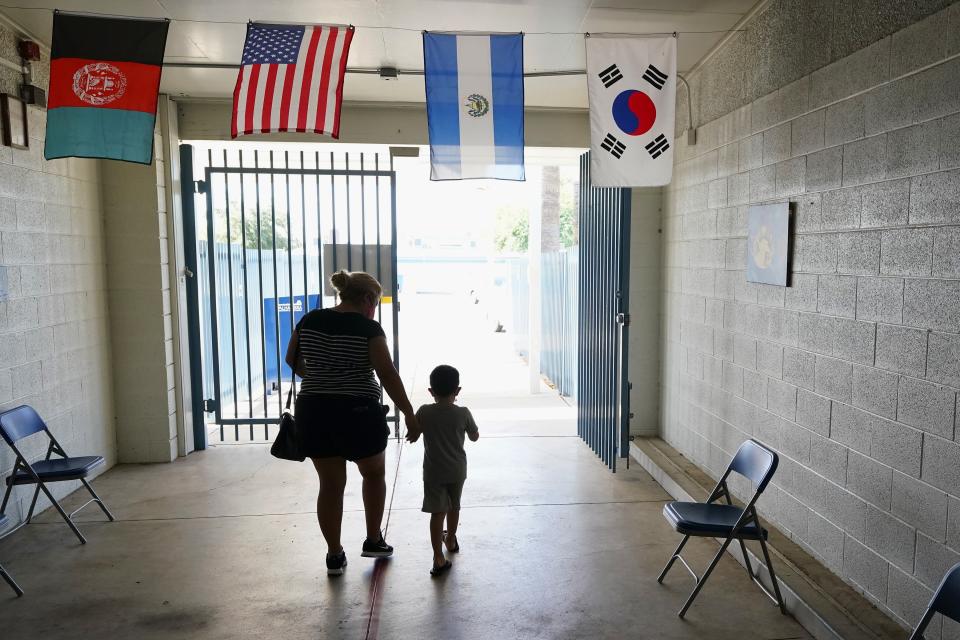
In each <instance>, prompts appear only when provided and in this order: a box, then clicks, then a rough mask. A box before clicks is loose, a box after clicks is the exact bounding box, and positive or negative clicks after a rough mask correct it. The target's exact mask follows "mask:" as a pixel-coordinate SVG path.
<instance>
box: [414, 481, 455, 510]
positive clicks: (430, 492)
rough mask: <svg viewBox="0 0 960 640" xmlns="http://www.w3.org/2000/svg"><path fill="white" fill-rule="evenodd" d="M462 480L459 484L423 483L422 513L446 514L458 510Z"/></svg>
mask: <svg viewBox="0 0 960 640" xmlns="http://www.w3.org/2000/svg"><path fill="white" fill-rule="evenodd" d="M463 483H464V480H460V481H459V482H449V483H437V482H429V481H427V480H424V481H423V512H424V513H448V512H450V511H459V510H460V494H461V493H463Z"/></svg>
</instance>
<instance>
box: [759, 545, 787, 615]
mask: <svg viewBox="0 0 960 640" xmlns="http://www.w3.org/2000/svg"><path fill="white" fill-rule="evenodd" d="M760 548H761V549H762V550H763V561H764V562H765V563H766V564H767V571H768V572H769V573H770V584H772V585H773V593H774V594H776V602H775V604H776V605H777V606H778V607H779V608H780V613H782V614H784V615H786V613H787V607H786V605H784V603H783V596H782V595H780V584H779V583H778V582H777V574H776V573H774V571H773V563H772V562H771V561H770V552H769V551H767V543H766V541H765V540H764V539H763V537H761V538H760ZM754 582H756V583H757V585H758V586H759V587H760V588H761V589H763V592H764V593H765V594H767V596H769V595H770V593H769V592H768V591H767V590H766V589H765V588H764V587H763V585H762V584H760V581H759V580H757V579H756V578H754ZM772 599H773V598H771V600H772Z"/></svg>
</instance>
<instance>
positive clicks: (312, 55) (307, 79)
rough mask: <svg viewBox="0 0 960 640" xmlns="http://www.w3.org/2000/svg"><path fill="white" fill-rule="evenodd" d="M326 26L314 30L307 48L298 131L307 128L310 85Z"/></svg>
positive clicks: (298, 114) (298, 113)
mask: <svg viewBox="0 0 960 640" xmlns="http://www.w3.org/2000/svg"><path fill="white" fill-rule="evenodd" d="M323 31H324V27H318V28H316V29H314V30H313V33H312V34H311V36H310V44H309V48H308V49H307V63H306V65H304V68H303V86H302V87H301V88H300V105H299V108H298V110H297V131H306V130H307V107H308V106H309V104H310V85H311V82H312V81H313V67H314V65H315V64H316V62H317V47H318V46H319V44H320V36H321V34H322V33H323Z"/></svg>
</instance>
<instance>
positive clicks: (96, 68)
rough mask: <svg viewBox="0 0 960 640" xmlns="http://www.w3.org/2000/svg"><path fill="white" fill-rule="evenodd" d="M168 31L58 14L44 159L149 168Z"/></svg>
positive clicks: (149, 24) (153, 24)
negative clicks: (99, 161) (123, 162)
mask: <svg viewBox="0 0 960 640" xmlns="http://www.w3.org/2000/svg"><path fill="white" fill-rule="evenodd" d="M169 24H170V23H169V21H168V20H140V19H136V20H134V19H129V18H105V17H101V16H87V15H77V14H70V13H62V12H59V11H57V12H55V13H54V14H53V42H52V46H51V48H50V93H49V97H48V99H47V133H46V143H45V145H44V149H43V157H44V158H46V159H47V160H51V159H53V158H66V157H71V156H72V157H80V158H106V159H109V160H126V161H128V162H139V163H141V164H150V162H151V161H152V159H153V127H154V123H155V121H156V116H157V92H158V91H159V89H160V71H161V69H162V68H163V50H164V47H165V46H166V43H167V27H168V26H169Z"/></svg>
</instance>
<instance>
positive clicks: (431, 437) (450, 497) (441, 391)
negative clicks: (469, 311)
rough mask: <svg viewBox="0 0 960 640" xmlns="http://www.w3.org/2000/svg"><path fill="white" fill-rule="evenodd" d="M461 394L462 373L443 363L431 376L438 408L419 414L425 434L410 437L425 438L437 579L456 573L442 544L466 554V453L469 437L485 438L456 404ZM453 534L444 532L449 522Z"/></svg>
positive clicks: (426, 507) (427, 506)
mask: <svg viewBox="0 0 960 640" xmlns="http://www.w3.org/2000/svg"><path fill="white" fill-rule="evenodd" d="M459 393H460V372H459V371H457V370H456V369H454V368H453V367H451V366H449V365H445V364H442V365H440V366H439V367H437V368H436V369H434V370H433V371H432V372H431V373H430V395H432V396H433V400H434V403H433V404H425V405H423V406H422V407H420V409H419V410H417V420H418V422H419V423H420V431H419V432H410V433H408V434H407V439H408V440H409V441H410V442H416V441H417V439H418V438H419V437H420V433H422V434H423V447H424V454H423V511H424V512H425V513H429V514H430V542H431V543H432V544H433V568H432V569H430V575H431V576H439V575H441V574H443V573H445V572H446V571H448V570H449V569H450V567H451V566H453V565H451V563H450V561H449V560H447V559H446V557H445V556H444V555H443V547H442V544H444V543H445V544H446V545H447V550H448V551H450V553H457V552H458V551H460V543H459V542H457V524H458V523H459V522H460V493H461V492H462V491H463V482H464V480H466V479H467V454H466V452H465V451H464V450H463V440H464V434H466V435H467V436H469V438H470V440H471V441H472V442H476V441H477V439H478V438H480V431H479V430H478V429H477V424H476V423H475V422H474V421H473V416H472V415H470V410H469V409H467V408H466V407H458V406H457V405H456V404H454V402H455V401H456V399H457V394H459ZM444 520H446V522H447V530H446V531H445V532H444V530H443V522H444Z"/></svg>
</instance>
